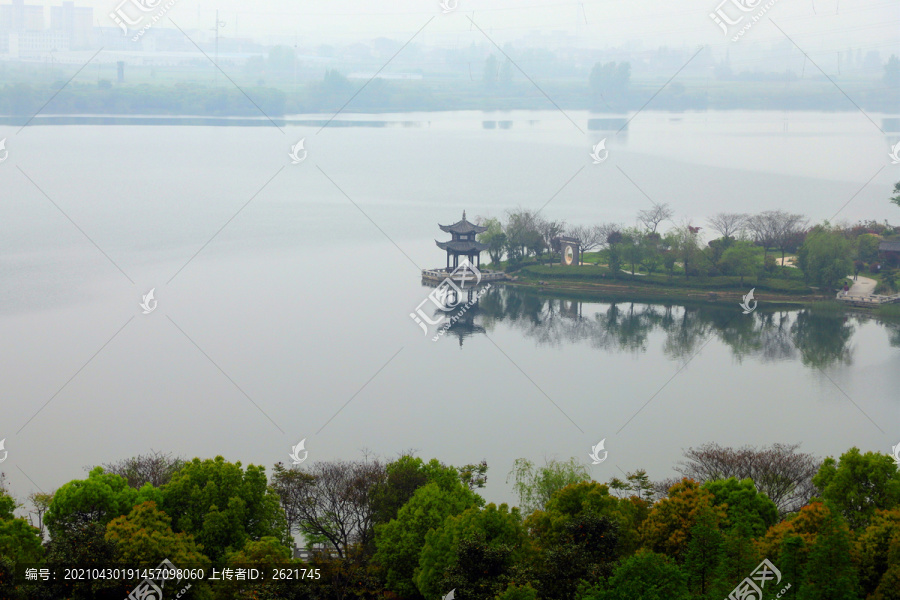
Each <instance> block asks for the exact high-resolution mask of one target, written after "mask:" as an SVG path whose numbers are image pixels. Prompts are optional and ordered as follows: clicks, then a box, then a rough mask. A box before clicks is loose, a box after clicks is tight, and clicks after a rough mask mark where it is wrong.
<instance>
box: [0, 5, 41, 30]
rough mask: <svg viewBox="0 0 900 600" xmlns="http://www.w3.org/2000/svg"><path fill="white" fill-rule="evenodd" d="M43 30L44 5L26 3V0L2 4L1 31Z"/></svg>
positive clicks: (0, 13)
mask: <svg viewBox="0 0 900 600" xmlns="http://www.w3.org/2000/svg"><path fill="white" fill-rule="evenodd" d="M43 30H44V7H43V6H35V5H30V4H25V0H12V4H4V5H0V32H2V33H10V32H13V31H16V32H24V31H43Z"/></svg>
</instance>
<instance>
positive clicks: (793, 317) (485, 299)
mask: <svg viewBox="0 0 900 600" xmlns="http://www.w3.org/2000/svg"><path fill="white" fill-rule="evenodd" d="M866 318H868V317H865V316H847V315H844V314H840V313H838V314H833V313H827V312H824V313H823V312H819V311H814V310H810V309H807V308H801V309H786V308H772V309H768V310H767V309H766V307H764V306H761V307H760V308H759V309H758V310H756V311H755V312H753V313H752V314H749V315H744V314H742V313H741V311H740V310H739V309H738V307H737V306H735V307H732V306H730V304H721V303H718V304H689V305H678V304H671V303H669V304H652V303H645V302H623V301H621V300H620V299H607V300H596V301H591V302H583V301H581V300H576V299H570V298H565V297H559V296H549V295H547V294H539V293H535V292H532V291H528V290H521V289H517V288H513V287H498V288H494V289H492V290H490V291H488V292H487V293H486V294H485V295H484V296H482V298H481V300H480V301H479V303H478V306H477V310H474V311H472V314H471V318H468V319H465V321H463V322H459V323H457V324H455V325H454V326H453V327H451V328H450V332H453V333H456V334H457V336H458V337H460V341H461V339H462V337H466V336H468V335H478V334H480V333H482V332H483V331H482V328H484V331H486V332H490V331H492V330H493V329H494V327H496V326H497V324H499V323H503V324H505V325H507V326H510V327H513V328H515V329H518V330H520V331H521V332H522V334H523V335H524V336H525V337H526V338H529V339H533V340H534V341H535V342H536V343H537V344H538V345H549V346H562V345H569V344H571V343H573V342H586V343H588V344H590V346H591V347H593V348H595V349H597V350H604V351H616V352H631V353H643V352H646V351H647V348H648V347H649V346H650V345H651V343H653V344H654V345H655V344H656V343H658V342H657V341H656V340H655V339H653V341H652V342H651V338H656V337H657V336H662V341H661V343H662V348H663V352H664V354H665V355H666V356H667V357H669V358H670V359H672V360H676V361H683V360H688V359H690V357H691V356H693V355H694V354H695V353H697V352H698V351H699V350H700V349H701V348H702V347H703V345H704V344H706V343H707V342H708V341H709V340H711V339H717V340H719V341H720V342H722V343H724V344H726V345H727V346H728V347H729V348H730V349H731V351H732V353H733V355H734V357H735V358H736V359H737V360H738V361H741V360H743V359H744V358H746V357H753V358H755V359H757V360H762V361H763V362H775V361H785V360H797V359H799V360H800V361H801V362H802V363H803V364H804V365H806V366H808V367H814V368H820V369H821V368H826V367H832V366H838V365H850V364H852V358H853V348H852V346H851V344H850V340H851V338H852V337H853V334H854V332H855V330H856V327H855V325H856V324H858V323H859V322H860V320H861V319H866ZM886 326H887V327H888V331H889V335H890V336H891V344H892V345H895V346H900V327H898V326H896V325H893V324H891V325H886ZM454 329H456V331H454ZM450 332H448V333H450Z"/></svg>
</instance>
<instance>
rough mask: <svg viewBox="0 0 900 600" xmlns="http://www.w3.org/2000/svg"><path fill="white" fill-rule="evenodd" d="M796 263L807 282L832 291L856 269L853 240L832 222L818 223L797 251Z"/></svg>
mask: <svg viewBox="0 0 900 600" xmlns="http://www.w3.org/2000/svg"><path fill="white" fill-rule="evenodd" d="M797 264H798V266H799V267H800V269H801V270H802V271H803V275H804V277H805V278H806V281H807V283H811V284H814V285H816V286H818V287H819V288H820V289H822V290H824V291H826V292H829V291H831V290H832V289H834V288H835V286H837V284H838V282H839V281H841V280H842V279H844V278H845V277H846V276H847V275H848V274H849V273H851V272H852V270H853V260H852V257H851V250H850V242H849V241H848V240H847V238H845V237H844V236H843V235H842V234H841V232H840V231H839V230H838V229H836V228H834V227H832V226H831V225H829V224H828V223H827V222H826V223H824V224H823V225H816V226H815V227H813V228H812V230H811V231H810V232H809V234H807V236H806V240H804V242H803V245H802V246H800V250H799V251H798V252H797Z"/></svg>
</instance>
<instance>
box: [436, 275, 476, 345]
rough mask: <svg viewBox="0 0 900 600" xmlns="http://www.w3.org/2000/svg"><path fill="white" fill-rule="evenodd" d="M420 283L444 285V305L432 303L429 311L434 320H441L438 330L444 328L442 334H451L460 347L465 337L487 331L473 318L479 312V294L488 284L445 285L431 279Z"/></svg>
mask: <svg viewBox="0 0 900 600" xmlns="http://www.w3.org/2000/svg"><path fill="white" fill-rule="evenodd" d="M422 285H424V286H427V287H431V288H441V287H442V286H444V293H443V294H442V302H444V303H445V305H446V306H444V307H441V306H438V305H437V304H436V303H433V305H434V309H433V311H432V313H431V316H432V317H434V319H433V320H434V321H439V320H440V321H443V323H442V324H441V326H440V327H439V328H438V332H440V331H441V330H445V333H444V334H443V335H444V336H446V335H448V334H449V335H453V337H455V338H457V339H458V340H459V345H460V347H462V345H463V340H464V339H465V338H467V337H472V336H473V335H475V334H484V333H487V330H486V329H485V328H484V327H483V326H481V325H477V324H476V323H475V318H476V317H479V316H480V314H481V308H480V306H479V301H480V298H481V294H483V293H484V292H485V291H487V288H488V287H489V285H490V284H479V285H475V286H468V287H465V288H458V287H455V286H452V285H450V286H445V284H443V283H438V282H435V281H433V280H429V279H422ZM447 307H449V309H448V308H447ZM439 335H440V333H437V334H436V335H435V337H434V338H433V339H437V338H438V336H439Z"/></svg>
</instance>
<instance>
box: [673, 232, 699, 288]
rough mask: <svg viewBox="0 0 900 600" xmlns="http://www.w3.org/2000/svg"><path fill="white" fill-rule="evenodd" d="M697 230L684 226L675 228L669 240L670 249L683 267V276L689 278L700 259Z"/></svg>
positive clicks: (695, 269)
mask: <svg viewBox="0 0 900 600" xmlns="http://www.w3.org/2000/svg"><path fill="white" fill-rule="evenodd" d="M697 235H698V228H696V227H692V226H690V225H684V226H682V227H679V228H677V229H676V230H675V231H674V232H673V233H672V236H671V238H670V240H671V244H672V249H673V250H674V252H675V255H676V256H677V258H678V260H680V261H681V265H682V266H683V267H684V276H685V277H690V276H691V273H693V272H696V271H697V266H696V265H697V262H698V261H699V259H700V246H699V244H698V242H697Z"/></svg>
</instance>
